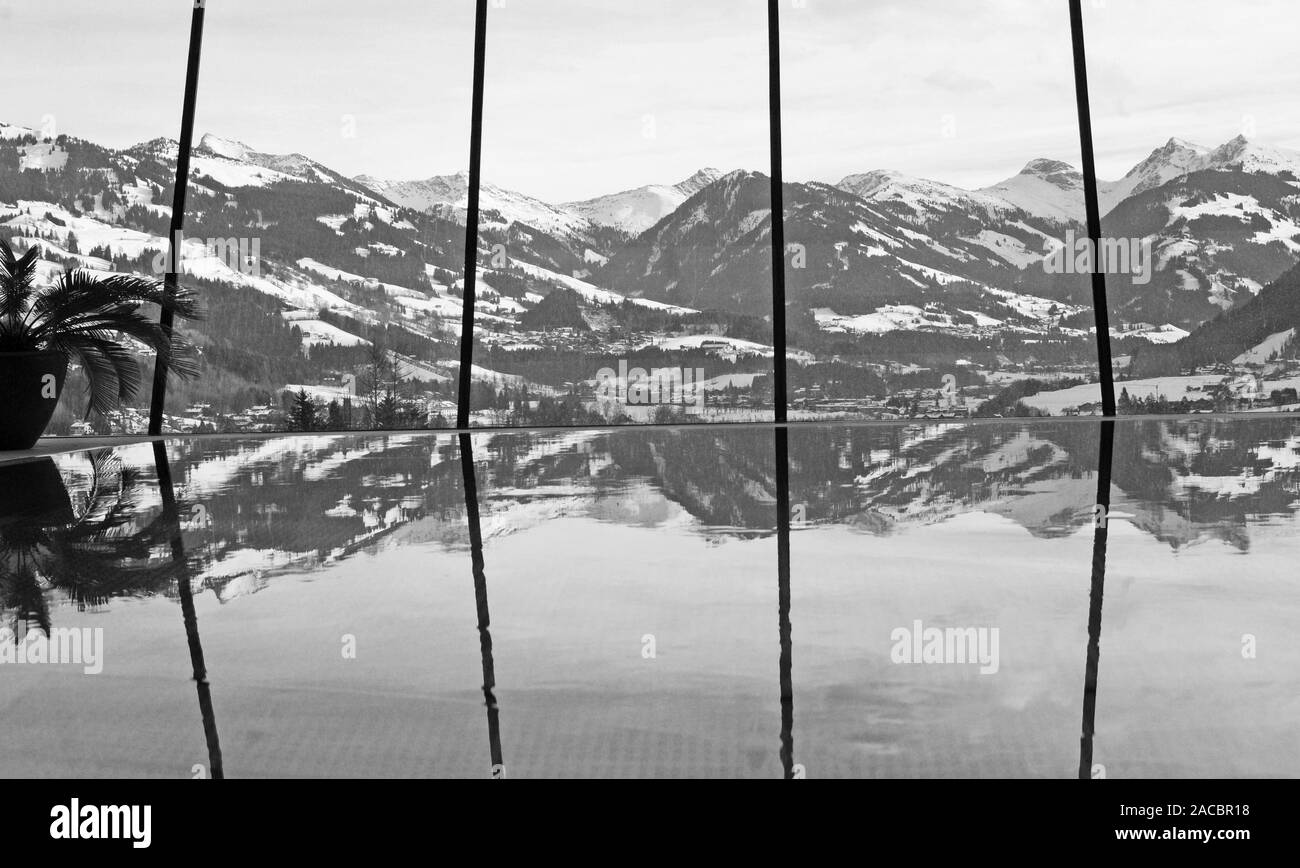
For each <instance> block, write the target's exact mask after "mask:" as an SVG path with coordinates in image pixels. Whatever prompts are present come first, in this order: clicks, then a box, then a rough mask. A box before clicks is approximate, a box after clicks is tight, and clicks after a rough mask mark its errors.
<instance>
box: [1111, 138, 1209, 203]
mask: <svg viewBox="0 0 1300 868" xmlns="http://www.w3.org/2000/svg"><path fill="white" fill-rule="evenodd" d="M1209 153H1210V149H1209V148H1206V147H1202V146H1201V145H1196V144H1192V143H1191V142H1186V141H1183V140H1182V139H1177V138H1173V139H1170V140H1169V141H1167V142H1165V144H1164V145H1162V146H1161V147H1159V148H1156V149H1155V150H1154V151H1152V152H1151V153H1150V154H1149V155H1147V157H1146V159H1144V160H1143V161H1142V162H1140V163H1138V164H1137V165H1136V166H1134V167H1133V168H1132V169H1130V170H1129V172H1128V174H1127V175H1125V176H1124V177H1123V178H1121V179H1120V180H1118V181H1098V183H1097V187H1098V189H1097V196H1098V199H1099V200H1100V204H1101V213H1102V214H1106V213H1107V212H1108V211H1110V210H1111V209H1112V208H1114V207H1115V206H1116V205H1118V204H1119V203H1120V202H1123V201H1124V200H1125V199H1127V198H1128V197H1130V196H1133V195H1136V194H1138V193H1144V192H1146V191H1147V190H1151V189H1154V188H1156V187H1159V186H1160V185H1162V184H1167V183H1169V182H1170V181H1172V180H1174V179H1175V178H1181V177H1182V176H1183V175H1186V174H1189V173H1190V172H1196V171H1199V170H1200V169H1202V168H1205V161H1206V157H1208V156H1209Z"/></svg>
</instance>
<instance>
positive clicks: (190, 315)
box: [0, 240, 199, 413]
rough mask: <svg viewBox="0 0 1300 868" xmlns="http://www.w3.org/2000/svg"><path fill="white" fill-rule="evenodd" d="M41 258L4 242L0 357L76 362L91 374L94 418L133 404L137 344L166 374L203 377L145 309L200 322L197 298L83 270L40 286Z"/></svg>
mask: <svg viewBox="0 0 1300 868" xmlns="http://www.w3.org/2000/svg"><path fill="white" fill-rule="evenodd" d="M39 259H40V248H39V247H32V248H31V249H30V250H28V251H27V252H26V253H24V254H23V255H22V256H21V257H18V256H15V255H14V252H13V250H12V249H11V248H10V247H9V245H8V244H7V243H5V242H4V241H2V240H0V353H16V352H32V351H36V350H54V351H57V352H59V353H62V354H63V355H64V356H65V357H66V358H68V359H69V360H70V361H76V362H78V363H79V364H80V365H81V366H82V368H83V369H84V370H85V372H86V379H87V380H88V386H89V391H90V409H91V410H93V411H95V412H97V413H106V412H108V411H109V410H112V409H113V408H114V407H115V406H117V403H118V401H125V400H129V399H130V398H132V397H134V395H135V394H136V391H137V390H138V389H139V387H140V382H141V380H142V371H141V366H140V363H139V362H138V361H137V360H136V356H135V352H134V351H133V349H132V343H131V342H132V341H134V342H138V343H139V344H142V345H143V346H144V347H146V348H147V349H149V350H151V351H152V352H153V353H154V357H155V359H156V362H155V364H156V365H158V366H160V367H161V369H162V370H165V371H168V372H169V373H175V374H177V375H179V376H182V377H187V378H188V377H192V376H195V375H196V374H197V373H198V365H197V363H196V361H195V358H194V354H193V347H191V346H190V344H189V343H188V342H186V341H184V340H182V339H181V338H180V337H178V336H175V335H169V334H168V333H167V331H166V330H164V329H163V327H162V326H161V325H160V324H159V323H158V322H157V318H156V317H151V316H148V315H146V310H147V308H146V306H147V305H158V306H159V307H161V308H164V309H169V310H171V311H172V313H173V314H174V315H175V316H178V317H182V318H186V319H195V318H197V317H198V316H199V310H198V303H197V301H196V298H195V296H194V294H193V292H191V291H189V290H186V289H183V288H177V289H175V290H174V291H172V292H168V291H167V290H166V288H165V287H164V286H163V285H162V284H161V283H159V282H158V281H156V280H150V279H148V278H144V277H136V276H134V275H129V274H113V275H108V276H105V275H102V274H97V273H95V272H93V271H89V270H87V269H84V268H77V269H73V270H72V271H66V272H64V273H63V274H62V275H60V276H59V277H58V278H56V279H55V280H54V281H53V282H52V283H51V284H49V285H48V286H43V287H37V285H36V278H37V264H38V262H39ZM124 339H125V340H124Z"/></svg>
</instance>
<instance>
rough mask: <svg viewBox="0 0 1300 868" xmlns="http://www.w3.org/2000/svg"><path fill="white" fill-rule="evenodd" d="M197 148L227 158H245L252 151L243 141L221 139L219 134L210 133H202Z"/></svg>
mask: <svg viewBox="0 0 1300 868" xmlns="http://www.w3.org/2000/svg"><path fill="white" fill-rule="evenodd" d="M199 148H201V149H202V150H205V151H210V152H212V153H214V154H216V155H217V156H218V157H225V158H226V159H229V160H246V159H248V156H249V155H250V154H252V153H254V151H253V149H252V148H250V147H249V146H248V145H246V144H244V143H243V142H237V141H235V140H234V139H223V138H222V137H221V136H215V135H213V134H212V133H204V134H203V137H202V138H201V139H199Z"/></svg>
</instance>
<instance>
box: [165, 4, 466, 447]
mask: <svg viewBox="0 0 1300 868" xmlns="http://www.w3.org/2000/svg"><path fill="white" fill-rule="evenodd" d="M473 31H474V27H473V5H472V4H467V3H456V2H451V0H443V2H435V3H416V2H405V0H381V2H378V3H370V4H362V5H358V4H355V3H348V2H343V0H329V2H325V3H277V4H265V3H259V2H254V0H229V2H222V3H220V4H215V5H214V6H213V8H211V9H210V10H209V12H208V21H207V26H206V28H205V36H204V64H203V74H202V77H201V83H200V88H199V96H198V114H197V122H196V129H195V150H194V154H193V162H192V164H191V173H190V194H189V201H188V203H187V225H186V233H187V236H188V237H189V239H190V240H189V241H187V246H186V253H187V260H186V275H187V276H186V282H187V284H188V285H190V286H192V287H194V288H196V289H198V290H199V291H200V293H201V295H202V297H203V299H204V301H205V302H206V303H207V305H208V307H209V310H210V316H209V317H208V319H207V320H206V321H205V322H203V323H201V324H200V325H199V326H198V327H197V328H196V329H195V330H194V333H195V337H196V340H197V341H198V342H199V343H200V344H201V346H202V348H203V359H204V370H203V375H202V376H201V377H200V378H199V379H198V380H197V381H195V382H192V383H186V384H183V385H182V386H180V387H178V388H177V387H174V388H172V389H171V391H170V392H169V394H168V411H169V413H171V414H174V415H176V416H177V417H178V418H177V419H175V420H172V424H173V425H175V426H177V427H182V426H185V427H192V426H194V425H199V426H201V427H203V428H205V429H206V428H208V427H212V428H215V429H217V430H221V431H227V430H230V431H264V430H313V429H317V428H328V429H374V428H383V429H401V428H426V427H442V426H445V425H448V424H450V423H452V422H454V420H455V362H454V360H455V359H456V358H458V352H459V349H458V345H459V333H460V317H461V306H460V300H459V299H458V298H457V295H456V290H455V289H454V284H455V283H456V281H457V279H458V276H459V273H460V271H461V270H462V269H463V267H464V265H463V263H464V257H463V249H464V228H463V217H458V216H457V211H456V208H455V207H454V206H448V207H433V208H424V207H421V205H422V204H423V203H421V202H415V201H412V200H411V199H409V198H408V197H407V196H406V195H404V194H403V193H402V192H401V191H402V190H403V189H404V184H405V183H406V181H407V180H408V179H425V178H429V177H430V176H433V180H432V181H419V182H417V183H418V184H425V185H427V184H432V185H435V186H436V185H437V184H439V183H442V182H443V181H444V180H445V179H447V178H452V179H454V178H455V177H456V174H455V173H456V172H457V171H460V170H462V169H463V167H464V166H465V165H466V161H467V156H468V150H469V121H470V80H471V75H472V69H473V65H472V60H473V57H472V52H473ZM288 32H292V33H293V34H294V37H293V46H292V50H286V45H285V42H284V39H285V36H284V34H285V33H288ZM363 46H365V48H363ZM374 46H382V50H375V51H372V50H370V47H374ZM236 248H237V249H236Z"/></svg>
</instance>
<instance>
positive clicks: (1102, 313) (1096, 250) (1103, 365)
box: [1070, 0, 1115, 416]
mask: <svg viewBox="0 0 1300 868" xmlns="http://www.w3.org/2000/svg"><path fill="white" fill-rule="evenodd" d="M1070 37H1071V41H1072V42H1073V44H1074V95H1075V101H1076V102H1077V103H1078V108H1079V150H1080V153H1081V154H1082V158H1083V166H1082V170H1083V201H1084V208H1085V210H1086V211H1087V219H1088V238H1089V240H1090V241H1091V242H1092V250H1093V257H1092V310H1093V321H1094V323H1095V324H1096V326H1097V373H1098V374H1099V375H1100V377H1101V407H1102V414H1103V415H1105V416H1114V415H1115V372H1114V370H1113V369H1112V368H1111V357H1110V308H1109V306H1108V305H1107V302H1106V275H1105V272H1104V269H1102V268H1101V263H1100V261H1099V260H1100V255H1099V254H1100V251H1101V206H1100V205H1099V204H1098V201H1097V199H1098V197H1097V167H1096V165H1095V162H1094V158H1093V150H1092V109H1091V108H1090V106H1091V102H1090V100H1089V99H1088V61H1087V57H1086V55H1085V54H1084V48H1083V3H1082V0H1070Z"/></svg>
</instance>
